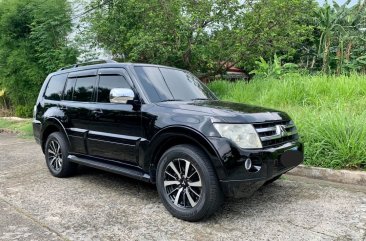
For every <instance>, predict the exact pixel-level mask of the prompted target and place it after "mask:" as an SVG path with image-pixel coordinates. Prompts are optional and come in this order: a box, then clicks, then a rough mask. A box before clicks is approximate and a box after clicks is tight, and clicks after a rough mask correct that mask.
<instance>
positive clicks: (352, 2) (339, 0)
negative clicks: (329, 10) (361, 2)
mask: <svg viewBox="0 0 366 241" xmlns="http://www.w3.org/2000/svg"><path fill="white" fill-rule="evenodd" d="M346 1H347V0H336V2H337V3H338V4H340V5H341V4H344V3H345V2H346ZM357 1H358V0H352V1H351V3H350V5H354V4H356V3H357ZM318 2H319V3H320V5H323V4H324V3H325V2H326V0H318ZM328 2H329V3H332V2H333V0H328Z"/></svg>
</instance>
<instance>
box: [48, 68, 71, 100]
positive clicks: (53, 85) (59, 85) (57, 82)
mask: <svg viewBox="0 0 366 241" xmlns="http://www.w3.org/2000/svg"><path fill="white" fill-rule="evenodd" d="M66 77H67V75H65V74H62V75H55V76H53V77H51V79H50V81H49V82H48V85H47V88H46V91H45V94H44V98H45V99H47V100H61V96H62V91H63V90H64V86H65V82H66Z"/></svg>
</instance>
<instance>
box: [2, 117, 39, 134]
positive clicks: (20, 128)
mask: <svg viewBox="0 0 366 241" xmlns="http://www.w3.org/2000/svg"><path fill="white" fill-rule="evenodd" d="M0 130H5V131H7V132H14V133H17V134H19V136H21V137H25V138H31V137H32V136H33V129H32V122H31V120H30V119H24V120H9V119H4V118H1V117H0Z"/></svg>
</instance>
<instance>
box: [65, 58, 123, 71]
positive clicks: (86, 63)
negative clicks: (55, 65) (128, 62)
mask: <svg viewBox="0 0 366 241" xmlns="http://www.w3.org/2000/svg"><path fill="white" fill-rule="evenodd" d="M106 63H118V62H117V61H115V60H112V59H107V60H104V59H97V60H91V61H88V62H83V63H78V64H73V65H69V66H65V67H62V68H61V69H59V71H61V70H65V69H72V68H77V67H80V66H87V65H93V64H106Z"/></svg>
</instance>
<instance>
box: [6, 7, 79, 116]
mask: <svg viewBox="0 0 366 241" xmlns="http://www.w3.org/2000/svg"><path fill="white" fill-rule="evenodd" d="M70 14H71V9H70V6H69V4H68V3H67V1H66V0H50V1H41V0H29V1H22V0H11V1H0V32H1V35H0V86H1V87H2V88H5V89H6V91H7V95H8V97H9V98H10V100H11V102H12V104H13V105H15V106H17V113H18V115H21V116H30V115H31V111H32V105H33V104H34V103H35V99H36V96H37V95H38V92H39V89H40V86H41V85H42V83H43V81H44V79H45V77H46V76H47V74H48V73H50V72H51V71H54V70H56V69H57V68H59V67H61V66H64V65H67V64H69V63H74V62H75V61H76V54H77V52H76V50H75V49H74V48H73V47H71V46H69V45H68V43H67V35H68V33H69V32H70V30H71V16H70Z"/></svg>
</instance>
